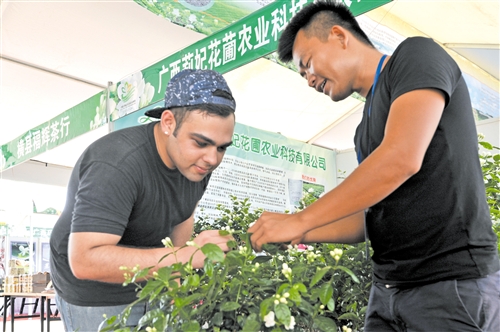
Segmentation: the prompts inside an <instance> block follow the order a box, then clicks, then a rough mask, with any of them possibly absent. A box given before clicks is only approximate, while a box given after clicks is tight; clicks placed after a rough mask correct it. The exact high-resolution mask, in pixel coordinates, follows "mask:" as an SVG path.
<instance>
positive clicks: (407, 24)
mask: <svg viewBox="0 0 500 332" xmlns="http://www.w3.org/2000/svg"><path fill="white" fill-rule="evenodd" d="M0 6H1V26H0V28H1V50H0V51H1V59H0V66H1V67H0V70H1V75H0V80H1V86H0V116H1V119H2V120H1V121H0V144H5V143H7V142H9V141H10V140H12V139H14V138H15V137H17V136H18V135H20V134H21V133H22V132H24V131H26V130H29V129H31V128H33V127H35V126H37V125H39V124H41V123H43V122H45V121H47V120H48V119H50V118H52V117H54V116H57V115H58V114H60V113H62V112H63V111H65V110H67V109H68V108H70V107H72V106H74V105H76V104H78V103H80V102H82V101H83V100H85V99H87V98H89V97H90V96H92V95H94V94H96V93H98V92H100V91H102V90H103V89H104V88H105V87H106V85H107V84H108V81H114V82H117V81H119V80H121V79H122V78H124V77H126V76H127V75H129V74H131V73H133V72H136V71H139V70H141V69H143V68H146V67H147V66H149V65H151V64H153V63H155V62H157V61H158V60H160V59H163V58H165V57H167V56H168V55H170V54H172V53H174V52H175V51H178V50H180V49H182V48H184V47H187V46H189V45H191V44H192V43H194V42H195V41H197V40H199V39H201V38H203V37H204V36H203V35H201V34H198V33H196V32H193V31H191V30H188V29H185V28H183V27H180V26H177V25H175V24H172V23H170V22H168V21H167V20H165V19H163V18H161V17H158V16H156V15H154V14H153V13H151V12H149V11H147V10H146V9H144V8H142V7H141V6H139V5H137V4H136V3H135V2H133V1H132V0H128V1H124V0H116V1H97V2H96V1H76V0H75V1H30V2H12V1H2V2H1V5H0ZM499 10H500V9H499V2H498V1H460V2H452V1H445V0H443V1H403V0H397V1H394V2H391V3H389V4H387V5H385V6H383V7H381V8H379V9H376V10H374V11H372V12H370V13H368V14H367V15H368V16H369V17H370V18H372V19H373V20H375V21H376V22H378V23H379V24H381V25H387V26H389V27H391V28H392V29H393V30H396V31H398V32H399V33H400V34H402V35H403V36H409V35H428V36H431V37H433V38H434V39H435V40H436V41H438V42H440V43H441V44H442V45H444V46H447V47H448V48H450V49H452V50H454V51H455V52H457V53H458V54H460V55H461V56H463V57H465V58H467V59H469V60H470V61H472V62H473V63H474V64H475V65H476V66H477V67H478V68H479V69H477V72H478V73H480V76H481V79H484V80H486V81H488V82H490V83H489V84H490V85H491V82H493V86H494V85H495V84H496V87H495V86H494V87H493V88H494V89H495V91H496V92H497V93H498V78H499V29H498V27H499V24H498V23H499ZM400 30H404V31H405V32H404V33H402V32H400ZM225 77H226V78H227V80H228V81H229V84H230V86H231V87H232V89H233V91H234V94H235V97H236V100H237V104H238V109H237V121H238V122H240V123H243V124H247V125H250V126H253V127H256V128H261V129H264V130H269V131H275V132H280V133H282V134H283V135H285V136H287V137H290V138H294V139H298V140H301V141H305V142H310V143H312V144H316V145H320V146H324V147H328V148H332V149H340V150H342V149H347V148H351V147H352V146H353V143H352V139H353V136H354V129H355V127H356V125H357V123H358V122H359V119H360V116H361V103H360V102H359V101H357V100H355V99H353V98H349V99H348V100H346V101H343V102H341V103H332V102H331V101H330V100H329V99H328V97H326V96H324V95H320V94H318V93H316V92H315V91H314V90H313V89H307V88H306V83H305V81H304V80H303V79H302V78H301V77H300V76H299V75H297V74H296V73H294V72H292V71H290V70H288V69H285V68H283V67H281V66H279V65H277V64H275V63H272V62H270V61H268V60H265V59H260V60H257V61H254V62H253V63H251V64H248V65H246V66H244V67H241V68H238V69H236V70H233V71H231V72H229V73H227V74H225ZM105 133H106V128H101V129H99V130H97V131H95V132H91V133H88V134H86V135H83V136H82V137H80V138H77V139H74V140H72V141H70V142H68V143H66V144H65V145H63V146H61V147H58V148H56V149H54V150H53V151H49V152H47V153H44V154H42V155H39V156H38V157H37V158H36V159H37V160H40V161H43V162H45V163H49V164H57V165H64V166H72V165H73V164H74V162H75V161H76V158H77V157H78V155H79V154H80V153H81V151H82V150H83V149H84V148H85V147H86V146H87V145H88V144H89V142H92V141H93V140H95V139H96V138H98V137H100V136H102V135H104V134H105Z"/></svg>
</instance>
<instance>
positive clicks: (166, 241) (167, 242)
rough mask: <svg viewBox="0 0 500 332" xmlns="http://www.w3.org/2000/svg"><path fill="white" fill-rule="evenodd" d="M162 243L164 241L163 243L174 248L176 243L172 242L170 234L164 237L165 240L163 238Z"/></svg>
mask: <svg viewBox="0 0 500 332" xmlns="http://www.w3.org/2000/svg"><path fill="white" fill-rule="evenodd" d="M161 243H163V245H164V246H165V247H168V248H173V247H174V244H173V243H172V240H171V239H170V238H169V237H168V236H167V237H166V238H164V239H163V240H161Z"/></svg>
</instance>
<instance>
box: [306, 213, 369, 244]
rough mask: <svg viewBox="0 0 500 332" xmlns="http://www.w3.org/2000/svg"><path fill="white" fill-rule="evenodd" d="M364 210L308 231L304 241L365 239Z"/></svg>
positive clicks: (356, 240)
mask: <svg viewBox="0 0 500 332" xmlns="http://www.w3.org/2000/svg"><path fill="white" fill-rule="evenodd" d="M364 226H365V219H364V212H358V213H356V214H354V215H352V216H349V217H346V218H343V219H340V220H337V221H335V222H332V223H329V224H326V225H324V226H321V227H318V228H315V229H312V230H310V231H309V232H307V233H306V234H305V236H304V241H303V242H304V243H324V242H326V243H346V244H354V243H359V242H363V241H364V240H365V227H364Z"/></svg>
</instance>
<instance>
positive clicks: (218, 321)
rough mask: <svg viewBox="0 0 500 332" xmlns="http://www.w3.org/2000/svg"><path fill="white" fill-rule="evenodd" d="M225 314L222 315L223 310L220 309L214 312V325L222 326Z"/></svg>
mask: <svg viewBox="0 0 500 332" xmlns="http://www.w3.org/2000/svg"><path fill="white" fill-rule="evenodd" d="M222 319H223V315H222V312H220V311H218V312H216V313H215V314H214V316H213V318H212V323H213V325H215V326H221V325H222V323H223V320H222Z"/></svg>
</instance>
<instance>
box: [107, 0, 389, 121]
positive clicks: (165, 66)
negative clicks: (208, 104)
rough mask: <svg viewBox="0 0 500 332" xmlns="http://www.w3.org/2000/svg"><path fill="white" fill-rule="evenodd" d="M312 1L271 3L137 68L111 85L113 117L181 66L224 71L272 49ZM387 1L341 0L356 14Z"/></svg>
mask: <svg viewBox="0 0 500 332" xmlns="http://www.w3.org/2000/svg"><path fill="white" fill-rule="evenodd" d="M310 2H313V0H297V1H295V0H292V1H276V2H273V3H270V4H269V5H267V6H265V7H263V8H261V9H259V10H256V11H255V12H253V13H251V14H250V15H248V16H246V17H244V18H243V19H241V20H239V21H237V22H235V23H233V24H231V25H229V26H227V27H225V28H224V29H222V30H219V31H218V32H216V33H214V34H212V35H210V36H208V37H206V38H204V39H202V40H200V41H198V42H196V43H194V44H193V45H191V46H188V47H186V48H185V49H183V50H181V51H179V52H176V53H174V54H172V55H171V56H169V57H167V58H165V59H163V60H161V61H159V62H157V63H155V64H154V65H152V66H150V67H148V68H146V69H144V70H142V71H141V72H139V73H135V74H133V75H130V76H128V77H127V78H125V79H124V80H122V81H120V82H118V83H117V84H116V85H114V86H113V87H112V89H111V91H110V95H109V98H110V101H111V103H112V107H111V108H110V110H111V120H113V121H114V120H116V119H118V118H120V117H123V116H125V115H127V114H130V113H132V112H135V111H136V110H138V109H140V108H143V107H146V106H147V105H150V104H151V103H155V102H157V101H159V100H162V99H163V95H164V92H165V88H166V87H167V84H168V82H169V81H170V79H171V78H172V77H173V76H175V75H176V74H177V73H178V72H180V71H181V70H183V69H188V68H194V69H212V70H216V71H218V72H219V73H226V72H228V71H230V70H233V69H235V68H238V67H240V66H243V65H245V64H247V63H249V62H252V61H254V60H256V59H258V58H261V57H263V56H265V55H267V54H270V53H272V52H274V51H275V50H276V49H277V46H278V40H279V36H280V34H281V32H282V31H283V29H284V27H285V26H286V24H287V23H288V22H289V21H290V19H291V18H292V17H293V16H294V15H295V14H296V13H297V12H298V11H299V10H300V9H302V7H304V6H305V5H306V4H308V3H310ZM388 2H390V0H360V1H344V3H345V4H346V5H347V6H348V7H349V8H350V10H351V12H352V13H353V14H354V15H360V14H363V13H365V12H367V11H369V10H371V9H374V8H376V7H379V6H381V5H383V4H386V3H388ZM186 10H189V9H186Z"/></svg>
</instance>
